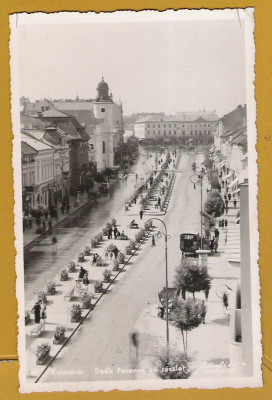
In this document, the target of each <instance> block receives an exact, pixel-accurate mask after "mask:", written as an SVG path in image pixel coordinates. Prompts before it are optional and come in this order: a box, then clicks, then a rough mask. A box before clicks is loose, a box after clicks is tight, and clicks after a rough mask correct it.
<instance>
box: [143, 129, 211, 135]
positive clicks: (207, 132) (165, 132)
mask: <svg viewBox="0 0 272 400" xmlns="http://www.w3.org/2000/svg"><path fill="white" fill-rule="evenodd" d="M156 133H157V135H159V136H160V135H161V133H162V134H163V135H164V136H166V135H167V131H163V132H160V131H158V132H156V131H153V135H156ZM147 134H148V135H151V134H152V132H151V131H147ZM172 134H174V135H176V134H177V131H168V135H172ZM194 134H195V135H199V136H201V135H202V134H203V135H210V134H211V131H210V130H209V131H190V135H194ZM182 135H186V131H182Z"/></svg>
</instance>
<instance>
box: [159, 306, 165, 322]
mask: <svg viewBox="0 0 272 400" xmlns="http://www.w3.org/2000/svg"><path fill="white" fill-rule="evenodd" d="M159 310H160V318H161V319H163V317H164V312H165V310H164V307H163V305H162V303H160V305H159Z"/></svg>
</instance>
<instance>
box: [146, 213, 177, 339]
mask: <svg viewBox="0 0 272 400" xmlns="http://www.w3.org/2000/svg"><path fill="white" fill-rule="evenodd" d="M155 219H156V220H157V221H160V222H161V223H162V224H163V226H164V232H160V231H158V233H157V237H158V238H160V237H161V236H162V235H163V236H164V243H165V247H164V249H165V289H166V343H167V346H169V319H168V308H169V307H168V301H169V299H168V255H167V240H168V239H170V237H171V236H170V235H168V234H167V227H166V225H165V223H164V222H163V221H162V220H161V219H160V218H155V217H154V218H149V219H148V220H147V221H146V222H145V226H146V227H147V226H148V222H149V221H153V220H155Z"/></svg>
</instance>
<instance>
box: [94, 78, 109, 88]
mask: <svg viewBox="0 0 272 400" xmlns="http://www.w3.org/2000/svg"><path fill="white" fill-rule="evenodd" d="M97 89H109V85H108V84H107V82H105V81H104V78H103V77H102V81H101V82H99V84H98V86H97Z"/></svg>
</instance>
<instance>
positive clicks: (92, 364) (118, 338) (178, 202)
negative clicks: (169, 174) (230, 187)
mask: <svg viewBox="0 0 272 400" xmlns="http://www.w3.org/2000/svg"><path fill="white" fill-rule="evenodd" d="M193 161H196V163H197V165H198V166H199V165H200V163H201V161H202V155H201V154H197V155H195V154H191V155H188V154H182V157H181V162H180V165H179V169H178V171H177V173H176V182H175V185H174V190H173V192H172V196H171V201H170V204H169V208H168V211H167V214H166V215H165V216H162V217H161V218H163V220H164V222H165V224H166V225H167V228H168V233H169V235H170V236H171V238H170V239H169V241H168V265H169V286H171V285H172V281H173V278H174V275H175V266H176V265H177V264H179V262H180V258H181V252H180V250H179V235H180V234H181V233H188V232H192V233H198V232H199V230H200V187H199V186H197V187H196V189H194V187H193V184H192V183H191V181H190V176H191V175H192V173H193V172H192V168H191V165H192V162H193ZM112 212H116V214H115V215H112V216H115V217H116V218H117V220H118V212H119V213H124V209H123V207H122V208H119V210H116V211H115V210H113V211H112ZM100 213H101V215H103V214H105V213H106V214H107V215H106V216H107V219H108V217H109V214H110V211H109V208H108V206H106V211H104V210H103V209H101V210H100ZM145 218H146V219H147V218H148V217H145ZM90 220H91V218H90ZM103 222H104V218H103V221H101V226H102V225H103ZM143 222H144V221H143ZM95 223H96V224H97V223H98V220H97V221H96V222H95ZM155 225H156V226H157V227H159V229H161V230H162V231H163V226H162V225H161V226H160V222H158V221H156V223H155ZM72 230H73V227H71V228H70V232H69V235H68V238H67V242H66V246H67V247H68V246H69V243H68V239H69V242H71V244H72V241H73V234H72V233H71V232H72ZM76 232H77V231H76V228H75V235H76V234H77V233H76ZM80 232H81V235H82V236H84V230H82V228H81V231H80ZM85 234H86V237H90V234H89V232H88V229H86V230H85ZM73 247H74V246H73ZM164 251H165V250H164V238H163V237H162V238H161V239H158V238H157V237H156V246H155V247H152V246H151V240H149V242H147V243H146V244H144V245H143V246H142V247H141V248H140V249H139V255H138V257H134V258H133V259H132V262H131V263H130V265H128V266H127V267H126V271H124V272H122V277H121V279H120V280H118V281H117V282H116V283H115V284H114V285H113V286H112V287H111V290H110V291H109V292H108V293H107V294H106V295H105V296H104V297H103V299H102V300H101V302H100V303H99V304H98V305H97V306H96V307H95V309H94V310H93V311H92V312H91V314H90V316H89V317H88V318H87V320H86V321H85V322H84V324H83V325H82V326H81V328H80V329H79V331H78V332H77V333H76V334H75V336H74V337H73V338H72V340H71V341H70V342H69V343H68V345H67V346H66V347H65V348H64V349H63V350H62V352H61V353H60V355H59V356H58V358H57V359H56V360H55V362H54V363H53V365H52V366H51V367H49V369H48V370H47V372H46V373H45V374H44V375H43V377H42V378H41V382H50V381H56V380H57V381H67V374H66V373H65V371H71V374H69V381H95V380H125V379H133V378H134V379H135V378H136V379H145V378H146V379H149V376H148V375H147V376H141V373H140V372H139V374H138V375H137V374H136V375H135V374H134V375H133V377H132V376H131V374H129V372H128V371H127V370H129V368H138V369H139V371H140V369H141V368H142V367H143V366H144V365H145V363H146V359H147V358H148V357H149V356H150V349H152V348H154V346H155V347H156V346H157V345H158V337H160V338H161V343H164V342H165V324H164V323H163V321H160V322H161V324H162V325H160V326H162V327H163V329H161V331H160V332H159V334H158V333H157V335H156V338H155V337H154V336H153V335H152V334H151V333H150V332H151V331H150V330H149V329H148V324H149V323H150V321H151V320H152V318H153V320H154V321H155V320H157V318H156V316H155V315H148V313H149V311H150V310H153V311H154V309H155V306H156V305H157V304H158V292H159V291H160V290H161V289H162V288H163V286H164V285H165V258H164V254H165V253H164ZM58 252H59V251H58ZM33 268H34V267H33ZM47 268H49V266H48V265H47ZM153 306H154V307H153ZM153 311H151V314H152V312H153ZM135 330H136V331H138V332H139V354H138V356H136V353H135V349H134V348H133V346H131V343H130V333H131V332H132V331H135ZM73 371H80V373H78V374H77V373H74V374H72V372H73ZM58 372H59V373H58ZM105 372H108V373H107V374H105ZM56 374H57V375H56Z"/></svg>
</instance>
